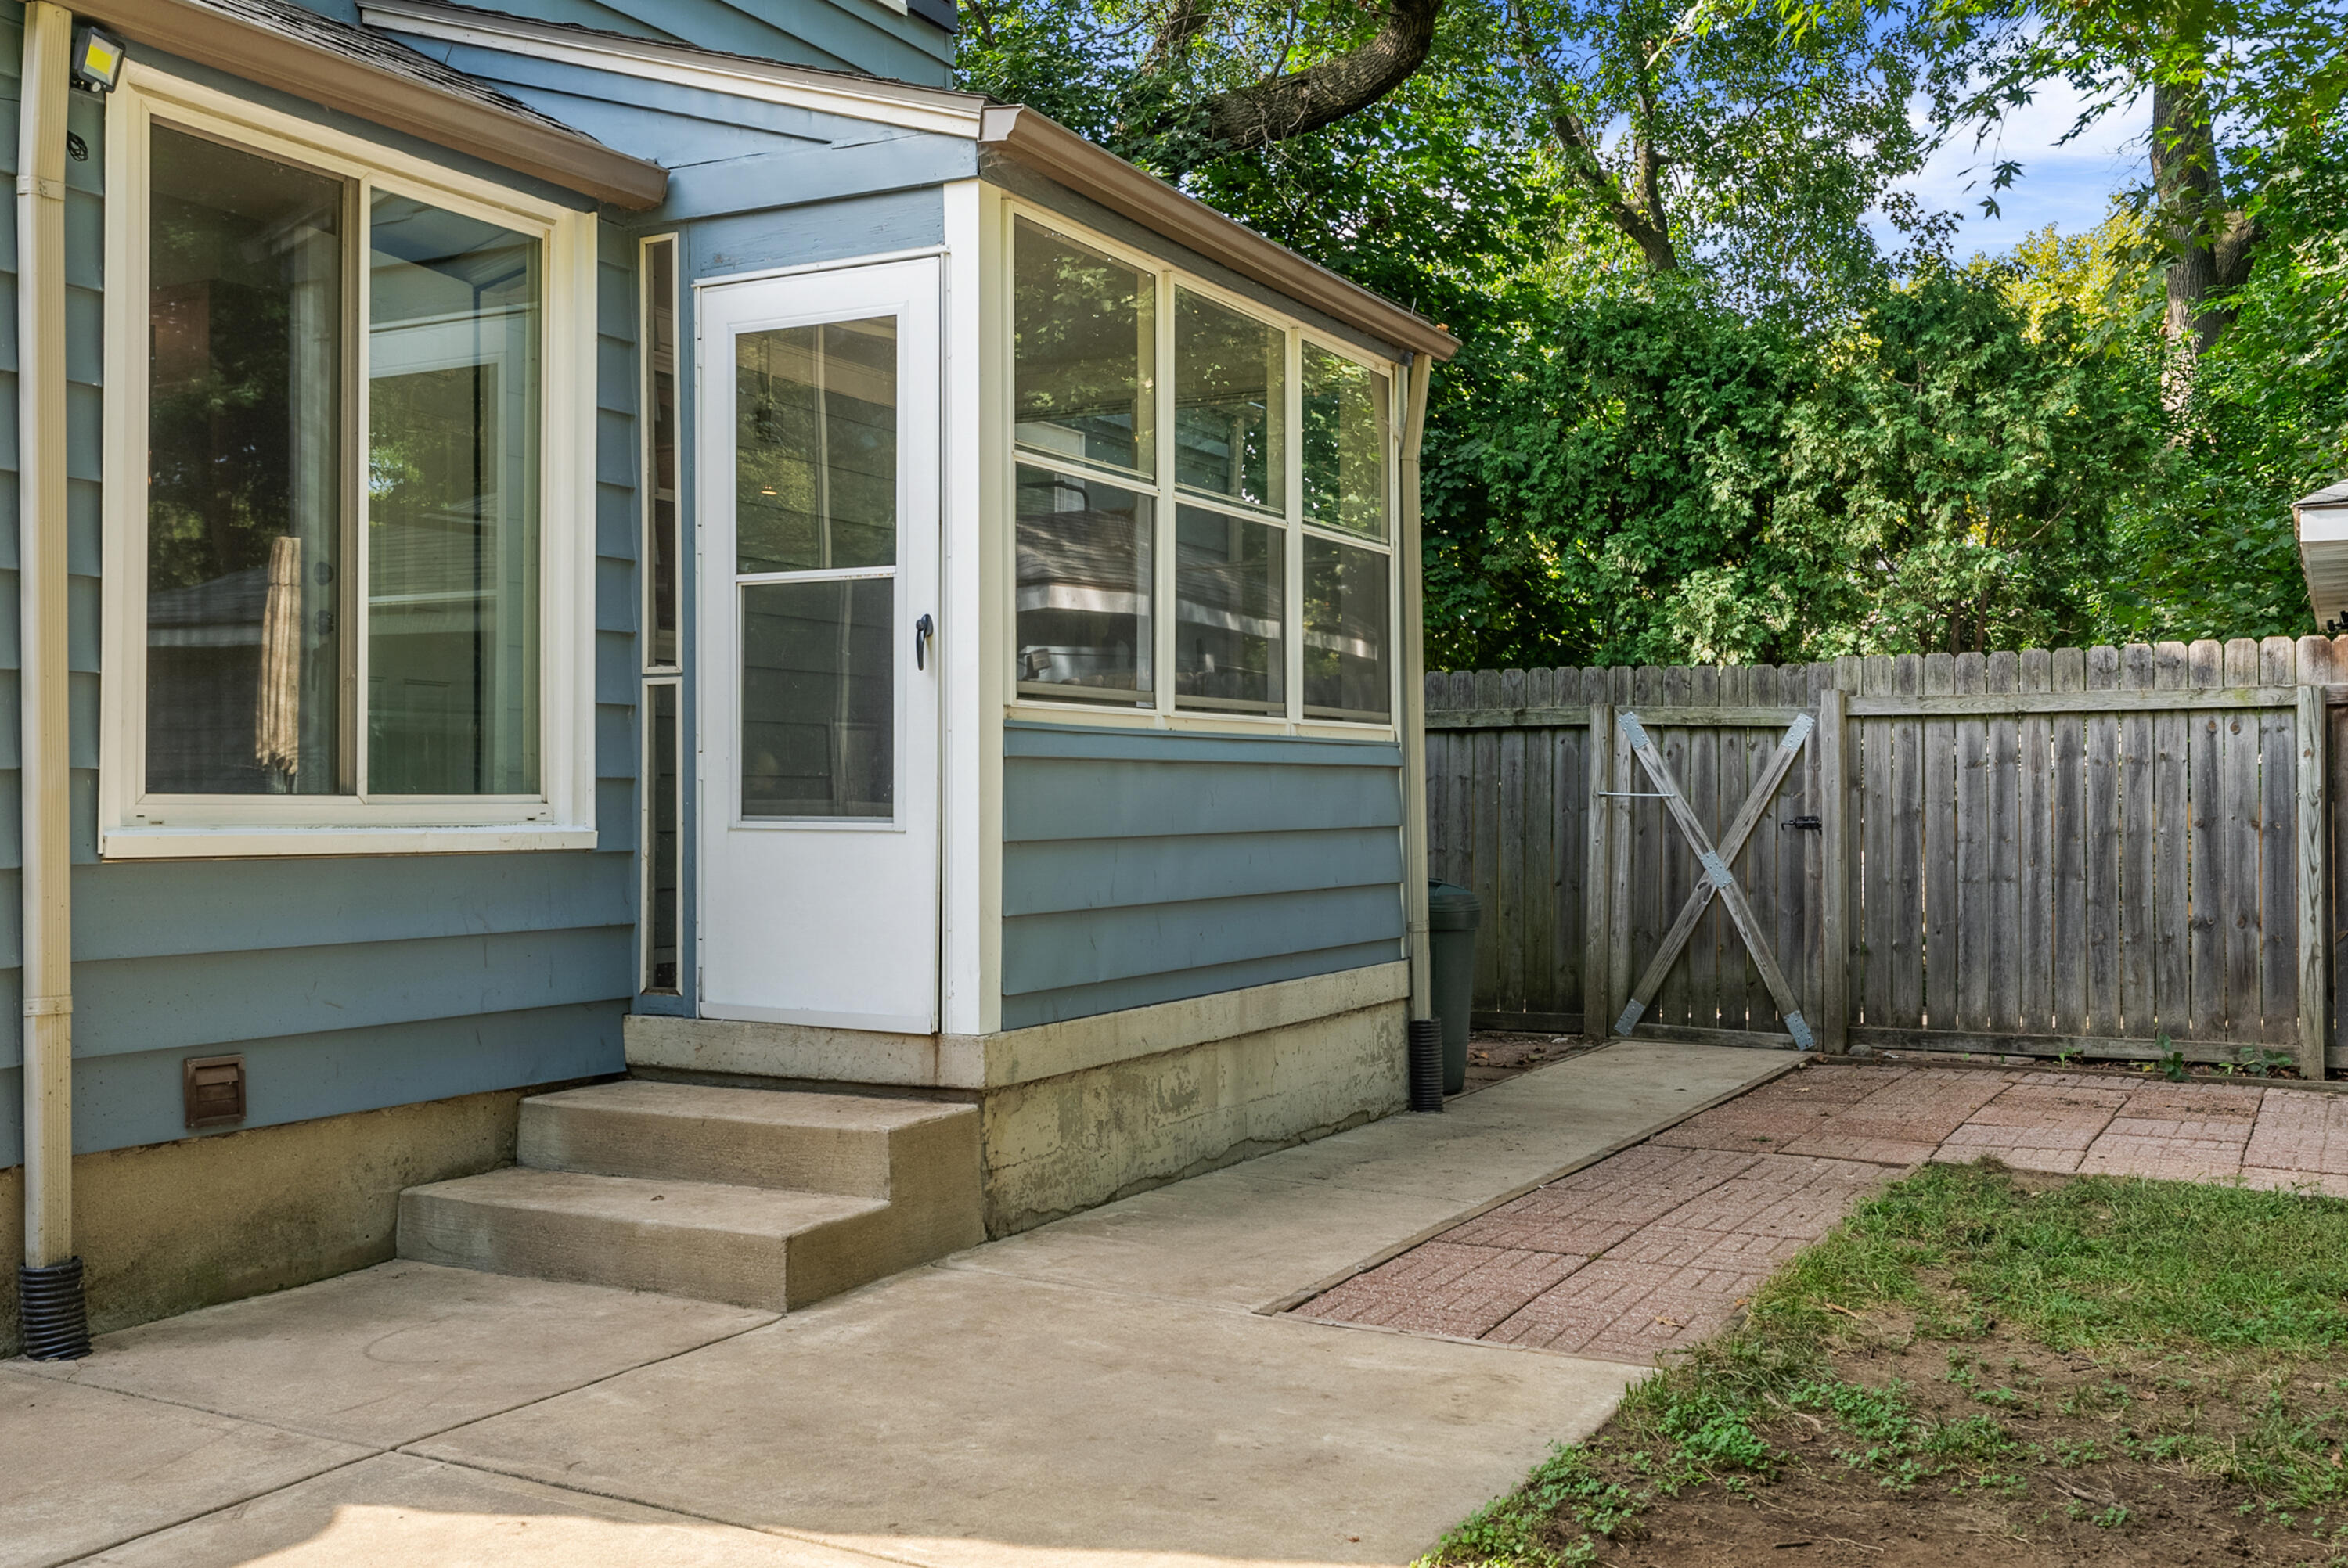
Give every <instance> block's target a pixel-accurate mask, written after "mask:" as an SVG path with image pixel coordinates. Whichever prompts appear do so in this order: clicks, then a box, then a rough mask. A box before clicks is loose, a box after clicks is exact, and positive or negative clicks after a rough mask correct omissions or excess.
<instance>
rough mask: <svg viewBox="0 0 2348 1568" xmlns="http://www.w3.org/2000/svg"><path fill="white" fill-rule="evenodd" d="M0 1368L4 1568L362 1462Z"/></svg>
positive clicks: (335, 1450)
mask: <svg viewBox="0 0 2348 1568" xmlns="http://www.w3.org/2000/svg"><path fill="white" fill-rule="evenodd" d="M22 1365H24V1363H21V1362H20V1363H15V1364H14V1365H12V1366H10V1367H6V1368H0V1568H46V1565H47V1564H50V1563H63V1562H66V1561H68V1560H69V1559H72V1558H75V1557H78V1556H80V1555H82V1554H83V1553H89V1552H96V1551H98V1550H100V1549H101V1548H103V1547H107V1546H110V1545H113V1544H114V1543H115V1542H120V1541H127V1540H129V1539H130V1538H132V1537H133V1536H138V1535H143V1534H145V1533H147V1532H149V1531H150V1530H158V1529H160V1528H162V1527H163V1526H165V1525H168V1524H172V1523H175V1522H178V1521H180V1520H183V1519H188V1518H191V1517H193V1516H194V1515H197V1514H200V1513H209V1512H212V1511H213V1510H215V1509H220V1508H225V1507H227V1506H229V1505H230V1504H232V1503H236V1502H241V1501H244V1500H245V1499H247V1498H252V1497H259V1496H262V1495H263V1494H265V1493H268V1492H272V1491H276V1490H278V1489H279V1488H280V1487H283V1486H286V1485H289V1484H291V1483H293V1482H294V1481H303V1480H305V1479H307V1478H308V1477H310V1476H314V1475H316V1474H318V1473H319V1472H321V1471H328V1470H333V1469H334V1468H335V1467H336V1466H338V1465H345V1464H349V1463H351V1462H352V1461H353V1460H359V1459H364V1458H365V1457H366V1450H365V1449H362V1448H357V1447H355V1446H353V1445H351V1444H348V1443H337V1442H329V1441H326V1440H324V1439H320V1438H313V1437H304V1436H303V1435H301V1434H299V1433H296V1432H289V1431H285V1430H281V1429H279V1428H276V1427H269V1426H263V1425H261V1424H260V1423H258V1422H253V1421H240V1420H235V1419H231V1418H229V1417H226V1416H218V1415H213V1414H211V1413H210V1412H209V1411H205V1410H191V1409H184V1408H182V1407H180V1406H176V1405H166V1404H160V1403H157V1402H156V1401H154V1400H151V1399H134V1398H132V1397H131V1396H129V1395H128V1394H118V1393H114V1392H112V1391H111V1390H108V1389H86V1388H80V1387H77V1386H76V1385H74V1384H72V1383H67V1382H61V1381H58V1380H57V1379H55V1378H36V1377H27V1376H26V1375H25V1374H24V1373H22V1372H21V1371H18V1370H17V1369H16V1368H17V1367H20V1366H22Z"/></svg>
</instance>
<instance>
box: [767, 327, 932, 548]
mask: <svg viewBox="0 0 2348 1568" xmlns="http://www.w3.org/2000/svg"><path fill="white" fill-rule="evenodd" d="M734 418H735V424H736V431H735V443H734V452H735V458H734V463H735V469H734V494H735V513H734V517H735V547H734V548H735V553H736V567H735V569H736V571H738V572H740V573H741V574H742V575H744V576H746V577H747V576H751V575H755V574H757V573H759V572H775V571H827V570H831V569H839V568H847V567H873V566H893V565H894V564H896V560H897V318H896V317H894V316H876V317H873V318H870V320H865V321H854V322H831V323H826V324H824V325H822V326H807V327H786V328H780V329H778V330H774V331H769V332H757V333H743V334H742V335H741V336H740V337H739V338H738V339H736V348H735V405H734Z"/></svg>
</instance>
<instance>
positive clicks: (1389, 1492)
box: [417, 1268, 1637, 1568]
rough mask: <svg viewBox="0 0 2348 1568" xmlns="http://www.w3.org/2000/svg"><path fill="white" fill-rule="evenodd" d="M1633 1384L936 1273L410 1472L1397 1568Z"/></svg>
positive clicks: (831, 1517)
mask: <svg viewBox="0 0 2348 1568" xmlns="http://www.w3.org/2000/svg"><path fill="white" fill-rule="evenodd" d="M1636 1376H1637V1373H1636V1372H1635V1371H1634V1370H1632V1369H1631V1368H1624V1367H1621V1366H1614V1365H1608V1364H1605V1363H1601V1362H1596V1361H1584V1360H1577V1359H1572V1358H1566V1357H1550V1356H1530V1355H1514V1356H1511V1355H1495V1354H1493V1353H1492V1352H1491V1351H1490V1350H1488V1349H1487V1348H1483V1347H1479V1346H1472V1345H1461V1344H1455V1343H1450V1342H1447V1341H1442V1340H1434V1339H1424V1338H1412V1337H1404V1336H1400V1335H1375V1334H1364V1333H1361V1332H1359V1331H1357V1330H1350V1329H1344V1328H1331V1327H1322V1326H1319V1325H1315V1324H1311V1323H1306V1322H1303V1321H1301V1320H1298V1319H1294V1318H1282V1317H1262V1316H1259V1315H1256V1314H1253V1313H1245V1312H1234V1311H1231V1310H1229V1309H1227V1308H1220V1307H1210V1306H1204V1305H1199V1304H1193V1303H1188V1302H1176V1301H1167V1300H1162V1299H1158V1298H1153V1297H1148V1296H1136V1295H1131V1294H1127V1293H1120V1292H1110V1291H1103V1290H1094V1289H1087V1288H1072V1287H1069V1286H1058V1285H1048V1284H1042V1283H1037V1282H1034V1281H1029V1280H1024V1279H1015V1278H1011V1277H1008V1276H1002V1275H996V1274H992V1273H987V1272H983V1271H981V1270H976V1269H954V1268H932V1269H921V1270H915V1271H914V1272H912V1273H910V1274H905V1275H900V1276H897V1277H896V1278H894V1279H891V1280H888V1281H884V1282H882V1283H881V1284H880V1285H877V1286H870V1287H868V1288H867V1289H865V1290H863V1291H860V1292H858V1293H856V1294H855V1295H853V1296H844V1297H840V1298H838V1299H836V1300H834V1301H832V1302H829V1303H826V1304H823V1305H821V1306H819V1307H814V1308H812V1309H810V1310H808V1311H807V1312H805V1313H799V1314H794V1315H792V1316H791V1317H786V1318H784V1319H783V1320H781V1321H780V1322H778V1323H776V1324H774V1325H772V1326H770V1327H765V1328H760V1329H757V1330H755V1331H753V1332H752V1333H749V1334H747V1335H744V1336H742V1337H739V1338H736V1339H732V1340H728V1341H726V1343H725V1344H722V1345H716V1346H712V1347H710V1348H707V1349H705V1350H702V1351H698V1352H695V1354H693V1355H691V1356H685V1357H680V1358H676V1359H674V1360H671V1361H666V1362H663V1363H661V1364H660V1365H658V1366H655V1367H648V1368H643V1369H641V1370H638V1371H634V1372H630V1373H627V1374H624V1375H623V1376H621V1377H618V1378H612V1379H610V1380H608V1381H605V1382H602V1383H600V1384H597V1385H595V1386H594V1387H592V1388H590V1389H582V1390H580V1391H578V1392H576V1393H572V1394H567V1395H563V1396H561V1397H560V1398H558V1399H551V1400H548V1401H546V1402H544V1403H542V1404H539V1405H534V1406H531V1407H530V1408H529V1409H524V1410H518V1411H514V1412H512V1413H510V1414H508V1415H504V1416H499V1417H495V1418H492V1419H489V1420H487V1421H483V1422H480V1423H479V1424H477V1425H474V1426H471V1427H467V1428H463V1429H460V1430H457V1431H453V1432H448V1433H444V1434H442V1435H441V1436H439V1437H438V1438H434V1439H431V1440H427V1441H426V1442H424V1443H421V1444H419V1445H417V1451H419V1452H421V1453H424V1454H427V1455H429V1456H432V1457H436V1458H442V1459H448V1460H455V1461H458V1462H460V1463H464V1464H468V1465H472V1466H477V1467H479V1468H483V1469H490V1470H497V1471H506V1472H509V1473H514V1474H520V1475H524V1476H529V1477H531V1478H533V1479H537V1480H541V1481H557V1482H560V1483H561V1484H564V1485H568V1486H572V1487H579V1488H583V1489H585V1490H589V1491H597V1492H602V1493H607V1494H609V1495H612V1496H617V1497H624V1498H627V1499H630V1500H631V1501H638V1502H644V1503H648V1504H651V1505H653V1506H655V1507H663V1508H671V1509H675V1510H678V1511H681V1512H687V1513H691V1514H694V1515H696V1516H698V1517H701V1518H705V1519H717V1520H723V1521H726V1522H730V1523H735V1524H741V1525H747V1526H751V1527H754V1528H759V1529H773V1530H784V1531H788V1532H791V1533H793V1534H796V1535H802V1536H808V1537H811V1538H814V1539H818V1540H821V1541H824V1542H829V1543H830V1544H833V1545H838V1546H841V1547H846V1548H850V1549H855V1550H862V1551H866V1552H870V1553H876V1554H879V1555H883V1556H887V1557H891V1558H893V1559H896V1560H898V1561H910V1562H916V1563H930V1564H937V1565H939V1568H949V1565H951V1568H994V1565H996V1564H1011V1563H1031V1562H1033V1561H1035V1557H1034V1556H1033V1555H1032V1553H1037V1552H1044V1553H1076V1554H1079V1555H1080V1556H1081V1557H1082V1559H1083V1560H1086V1561H1113V1562H1117V1563H1127V1562H1134V1563H1148V1562H1157V1561H1160V1560H1173V1561H1184V1560H1190V1559H1197V1560H1201V1561H1211V1562H1217V1563H1230V1562H1241V1563H1251V1562H1279V1563H1292V1562H1299V1561H1308V1562H1323V1561H1325V1562H1331V1563H1406V1562H1408V1561H1409V1560H1410V1559H1411V1558H1413V1557H1415V1556H1416V1555H1417V1554H1418V1553H1422V1552H1424V1551H1425V1550H1426V1548H1427V1547H1428V1546H1430V1545H1431V1544H1432V1543H1433V1542H1435V1540H1436V1539H1437V1536H1439V1535H1440V1534H1441V1533H1442V1532H1443V1531H1444V1530H1445V1529H1447V1528H1448V1527H1449V1526H1450V1525H1451V1524H1453V1523H1456V1522H1457V1520H1458V1518H1459V1516H1460V1515H1461V1514H1462V1513H1464V1512H1467V1511H1468V1510H1469V1509H1471V1508H1473V1507H1474V1506H1475V1505H1476V1504H1477V1503H1478V1502H1480V1501H1483V1500H1484V1499H1486V1498H1488V1497H1490V1496H1492V1495H1493V1494H1495V1493H1496V1492H1498V1491H1505V1490H1506V1489H1507V1488H1508V1487H1509V1486H1511V1485H1513V1484H1515V1482H1516V1481H1518V1480H1519V1479H1520V1478H1521V1477H1522V1476H1523V1474H1524V1471H1525V1470H1526V1468H1527V1467H1528V1466H1529V1464H1530V1463H1531V1462H1532V1461H1534V1460H1537V1459H1539V1458H1540V1455H1541V1453H1542V1452H1544V1451H1545V1450H1547V1448H1548V1446H1549V1445H1550V1443H1551V1442H1552V1441H1556V1440H1560V1439H1570V1438H1573V1437H1576V1436H1580V1435H1582V1434H1585V1433H1587V1432H1589V1431H1591V1430H1595V1428H1596V1427H1597V1425H1598V1424H1599V1423H1600V1422H1601V1421H1602V1420H1603V1419H1605V1417H1606V1416H1607V1415H1608V1414H1609V1413H1611V1412H1612V1409H1613V1408H1614V1404H1615V1401H1616V1400H1617V1399H1618V1398H1619V1396H1620V1395H1621V1393H1622V1389H1623V1388H1624V1387H1626V1386H1627V1384H1628V1383H1629V1382H1630V1381H1632V1379H1633V1378H1635V1377H1636Z"/></svg>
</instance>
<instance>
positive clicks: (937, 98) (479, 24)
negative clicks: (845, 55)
mask: <svg viewBox="0 0 2348 1568" xmlns="http://www.w3.org/2000/svg"><path fill="white" fill-rule="evenodd" d="M884 3H885V0H884ZM359 19H360V20H361V21H362V22H365V23H366V25H367V26H370V27H380V28H381V29H383V30H384V31H385V32H386V33H406V34H407V35H409V36H413V37H419V38H437V39H438V40H440V41H441V42H443V43H449V44H469V45H472V46H477V47H479V48H485V49H497V50H500V51H502V52H504V53H506V54H512V55H528V56H530V57H531V58H533V59H541V60H555V61H559V62H561V64H564V65H570V66H580V67H584V68H586V69H588V70H595V71H609V72H611V73H612V74H613V75H614V76H623V77H636V78H637V79H639V80H641V81H650V82H670V83H674V84H675V85H676V86H678V87H694V88H697V89H699V90H701V91H704V92H712V93H723V94H726V95H727V96H729V97H741V98H756V99H757V100H758V101H760V102H762V103H771V104H782V105H785V106H787V107H788V108H801V109H808V110H810V111H812V112H814V113H817V114H831V115H838V116H839V117H840V118H843V119H860V120H870V121H872V122H874V123H876V124H880V125H888V126H896V127H900V128H903V129H906V130H920V131H928V132H931V133H932V134H934V135H938V136H958V137H964V138H970V139H972V140H975V139H977V137H978V128H979V114H980V111H981V110H982V109H983V108H985V105H986V100H985V99H984V98H983V97H980V96H978V95H977V94H975V93H958V92H953V91H951V90H948V89H946V88H943V87H916V86H914V85H913V84H911V83H910V82H896V81H890V80H887V79H885V78H882V77H858V76H854V75H852V74H850V73H849V72H846V71H824V70H818V69H816V68H814V67H809V66H787V65H783V64H780V63H778V62H776V61H770V60H754V59H750V58H748V57H747V56H739V55H720V54H713V53H711V52H710V51H708V50H705V49H696V48H693V47H691V46H685V45H676V44H663V43H659V42H656V41H654V40H653V39H649V38H619V37H612V36H605V35H602V34H598V33H590V32H586V31H582V29H579V28H576V27H562V26H551V25H549V24H547V23H543V22H530V21H524V20H523V19H521V18H520V17H517V16H499V15H490V14H489V13H487V12H481V11H474V10H470V9H469V8H467V7H463V6H458V5H433V4H431V0H362V3H361V5H360V7H359Z"/></svg>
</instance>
